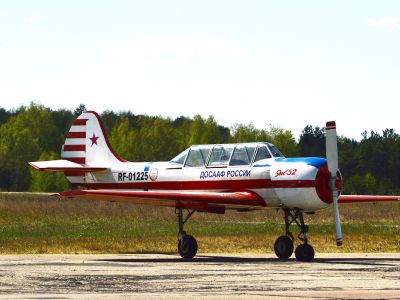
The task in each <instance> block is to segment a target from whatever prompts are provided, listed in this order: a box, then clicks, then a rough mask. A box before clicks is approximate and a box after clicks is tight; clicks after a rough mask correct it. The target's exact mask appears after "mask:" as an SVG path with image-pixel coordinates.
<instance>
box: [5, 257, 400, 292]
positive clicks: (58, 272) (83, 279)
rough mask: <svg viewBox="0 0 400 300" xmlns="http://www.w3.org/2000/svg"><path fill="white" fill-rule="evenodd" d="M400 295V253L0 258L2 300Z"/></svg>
mask: <svg viewBox="0 0 400 300" xmlns="http://www.w3.org/2000/svg"><path fill="white" fill-rule="evenodd" d="M110 296H112V298H119V299H131V298H135V299H139V298H140V299H159V298H163V299H170V298H174V299H184V298H185V299H186V298H188V297H189V296H190V298H191V299H196V298H197V299H209V298H211V299H227V298H229V299H230V298H233V299H239V298H240V299H257V298H265V297H268V298H269V299H287V298H290V299H300V298H307V299H332V298H341V299H394V298H395V299H400V254H399V253H396V254H391V253H384V254H358V253H357V254H354V253H353V254H342V253H340V254H339V253H335V254H320V253H319V254H317V258H316V259H315V261H314V262H312V263H301V262H297V261H296V260H295V259H290V260H287V261H279V260H277V259H276V258H275V257H274V256H273V255H263V254H200V255H199V256H197V257H196V258H195V259H194V260H192V261H183V260H182V259H180V258H179V257H178V256H177V255H176V254H115V255H111V254H107V255H80V254H77V255H47V254H45V255H0V298H11V299H71V298H85V299H86V298H110Z"/></svg>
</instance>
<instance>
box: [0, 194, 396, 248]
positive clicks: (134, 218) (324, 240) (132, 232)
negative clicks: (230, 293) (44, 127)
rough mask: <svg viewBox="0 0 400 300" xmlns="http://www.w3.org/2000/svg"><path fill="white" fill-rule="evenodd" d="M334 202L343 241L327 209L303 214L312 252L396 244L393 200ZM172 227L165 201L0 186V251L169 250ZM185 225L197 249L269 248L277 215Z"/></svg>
mask: <svg viewBox="0 0 400 300" xmlns="http://www.w3.org/2000/svg"><path fill="white" fill-rule="evenodd" d="M340 208H341V216H342V220H343V234H344V239H345V243H344V246H343V247H342V248H337V247H336V246H335V237H334V227H333V225H332V211H331V210H330V209H328V210H325V211H322V212H318V213H316V214H315V215H312V216H308V215H307V216H306V222H307V223H308V224H309V225H310V229H309V235H310V242H311V243H312V245H313V246H314V247H315V249H316V250H317V251H318V252H399V251H400V218H399V216H400V204H399V203H382V204H377V205H374V204H360V205H356V204H348V205H342V206H341V207H340ZM177 230H178V229H177V221H176V216H175V214H174V210H173V209H171V208H160V207H150V206H140V205H129V204H124V203H108V202H96V201H93V202H92V201H81V200H68V199H59V198H55V197H49V196H48V195H46V194H20V193H0V253H132V252H135V253H138V252H139V253H142V252H176V244H177ZM185 230H186V231H187V232H188V233H190V234H192V235H194V236H195V237H196V239H197V240H198V243H199V251H200V252H255V253H272V252H273V243H274V241H275V239H276V238H277V237H278V236H279V235H281V234H282V233H283V216H282V212H278V213H277V212H276V211H275V210H265V211H255V212H249V213H238V212H227V213H226V214H225V215H222V216H221V215H213V214H204V213H196V214H195V215H194V216H193V218H192V219H191V220H190V221H189V222H188V223H187V225H186V226H185ZM293 232H294V234H295V235H297V233H298V231H297V229H295V228H293Z"/></svg>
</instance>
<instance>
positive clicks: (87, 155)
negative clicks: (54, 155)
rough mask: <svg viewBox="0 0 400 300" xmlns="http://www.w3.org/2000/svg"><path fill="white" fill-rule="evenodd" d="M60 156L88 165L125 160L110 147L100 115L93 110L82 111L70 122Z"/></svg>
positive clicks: (101, 164) (94, 165) (107, 164)
mask: <svg viewBox="0 0 400 300" xmlns="http://www.w3.org/2000/svg"><path fill="white" fill-rule="evenodd" d="M61 158H62V159H63V160H68V161H71V162H74V163H77V164H80V165H83V166H90V167H98V166H99V167H100V166H101V167H109V166H110V165H112V164H114V163H118V162H125V160H124V159H122V158H121V157H119V156H118V154H116V153H115V152H114V150H113V149H112V147H111V145H110V142H109V141H108V138H107V135H106V132H105V130H104V126H103V123H102V121H101V119H100V116H99V115H98V114H97V113H96V112H94V111H87V112H84V113H83V114H81V115H80V116H79V117H78V118H77V119H76V120H75V121H74V122H73V123H72V126H71V129H70V130H69V132H68V134H67V137H66V140H65V144H64V145H63V147H62V149H61Z"/></svg>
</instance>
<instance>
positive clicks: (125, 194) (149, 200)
mask: <svg viewBox="0 0 400 300" xmlns="http://www.w3.org/2000/svg"><path fill="white" fill-rule="evenodd" d="M55 196H59V197H66V198H80V199H89V200H104V201H111V202H126V203H135V204H147V205H156V206H169V207H182V208H188V209H196V210H200V211H206V212H214V213H224V212H225V208H236V209H240V208H242V209H256V208H257V207H258V208H261V207H264V206H266V204H265V201H264V200H263V199H262V198H261V197H260V196H259V195H258V194H256V193H254V192H250V191H240V192H169V191H163V192H161V191H127V190H73V191H67V192H62V193H59V194H55Z"/></svg>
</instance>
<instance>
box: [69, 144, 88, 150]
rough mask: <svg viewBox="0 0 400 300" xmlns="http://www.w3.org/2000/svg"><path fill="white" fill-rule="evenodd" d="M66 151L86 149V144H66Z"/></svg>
mask: <svg viewBox="0 0 400 300" xmlns="http://www.w3.org/2000/svg"><path fill="white" fill-rule="evenodd" d="M64 151H86V145H64Z"/></svg>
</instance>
